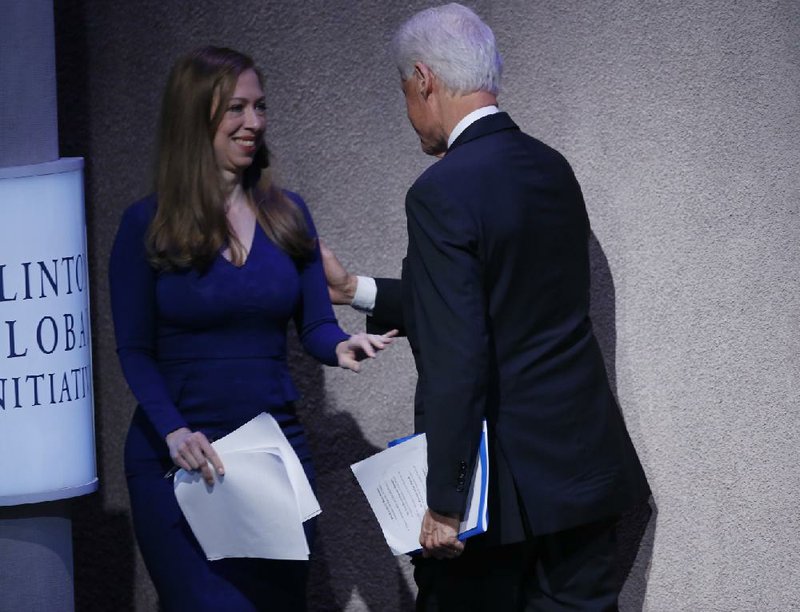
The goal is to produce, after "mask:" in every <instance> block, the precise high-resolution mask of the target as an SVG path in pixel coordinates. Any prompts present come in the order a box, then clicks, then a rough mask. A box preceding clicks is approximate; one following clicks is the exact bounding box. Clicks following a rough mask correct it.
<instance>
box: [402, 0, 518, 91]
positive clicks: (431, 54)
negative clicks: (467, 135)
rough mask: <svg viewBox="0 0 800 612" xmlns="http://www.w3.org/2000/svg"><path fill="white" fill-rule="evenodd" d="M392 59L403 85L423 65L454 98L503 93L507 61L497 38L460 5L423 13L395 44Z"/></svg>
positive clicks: (431, 9) (404, 28) (440, 7)
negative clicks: (474, 93) (498, 48)
mask: <svg viewBox="0 0 800 612" xmlns="http://www.w3.org/2000/svg"><path fill="white" fill-rule="evenodd" d="M392 56H393V58H394V62H395V64H396V65H397V68H398V69H399V70H400V76H401V77H402V78H403V80H406V79H408V78H409V77H410V76H411V75H412V74H414V63H415V62H421V63H422V64H425V65H426V66H427V67H428V68H430V69H431V71H432V72H433V73H434V74H435V75H436V76H437V77H438V78H439V79H440V80H441V81H442V83H443V84H444V86H445V87H446V88H447V89H448V90H449V91H451V92H452V93H458V94H467V93H472V92H475V91H488V92H490V93H493V94H497V93H498V92H499V91H500V76H501V74H502V72H503V58H502V57H501V56H500V54H499V53H498V52H497V46H496V45H495V40H494V33H493V32H492V30H491V28H490V27H489V26H487V25H486V24H485V23H483V21H481V19H480V17H478V16H477V15H476V14H475V13H474V12H472V11H471V10H470V9H468V8H467V7H465V6H462V5H460V4H458V3H456V2H453V3H451V4H445V5H443V6H437V7H433V8H429V9H426V10H424V11H421V12H419V13H417V14H416V15H414V16H413V17H411V18H410V19H409V20H408V21H406V22H405V23H404V24H403V25H401V26H400V28H399V29H398V30H397V33H396V34H395V35H394V39H393V40H392Z"/></svg>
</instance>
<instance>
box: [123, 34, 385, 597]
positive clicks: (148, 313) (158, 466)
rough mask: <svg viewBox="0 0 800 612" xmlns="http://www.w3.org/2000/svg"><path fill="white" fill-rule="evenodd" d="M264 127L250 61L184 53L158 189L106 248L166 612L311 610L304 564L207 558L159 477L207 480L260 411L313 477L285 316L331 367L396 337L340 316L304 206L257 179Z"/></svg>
mask: <svg viewBox="0 0 800 612" xmlns="http://www.w3.org/2000/svg"><path fill="white" fill-rule="evenodd" d="M264 128H265V105H264V92H263V79H262V76H261V74H260V73H259V72H258V71H257V70H256V68H255V67H254V65H253V61H252V59H250V58H249V57H247V56H245V55H242V54H241V53H238V52H236V51H232V50H230V49H222V48H214V47H206V48H203V49H200V50H198V51H195V52H194V53H191V54H189V55H188V56H186V57H185V58H183V59H181V60H179V61H178V62H177V63H176V65H175V66H174V67H173V70H172V72H171V74H170V77H169V81H168V84H167V89H166V92H165V94H164V100H163V105H162V111H161V127H160V143H159V156H158V166H157V175H158V176H157V186H156V187H157V189H156V194H155V195H153V196H150V197H148V198H145V199H144V200H141V201H139V202H137V203H135V204H133V205H132V206H131V207H130V208H128V209H127V210H126V211H125V214H124V215H123V218H122V222H121V224H120V228H119V231H118V233H117V237H116V240H115V242H114V247H113V249H112V253H111V261H110V284H111V305H112V310H113V315H114V327H115V332H116V338H117V352H118V354H119V358H120V362H121V364H122V369H123V371H124V374H125V377H126V379H127V381H128V384H129V385H130V388H131V390H132V391H133V393H134V395H135V396H136V398H137V400H138V402H139V405H138V407H137V409H136V412H135V413H134V416H133V420H132V423H131V427H130V430H129V433H128V438H127V441H126V446H125V470H126V476H127V480H128V490H129V493H130V498H131V508H132V513H133V522H134V528H135V531H136V537H137V540H138V542H139V547H140V549H141V551H142V554H143V556H144V559H145V562H146V564H147V567H148V570H149V572H150V575H151V576H152V578H153V582H154V583H155V586H156V589H157V590H158V593H159V596H160V599H161V605H162V607H163V608H164V609H166V610H195V611H200V610H259V609H262V610H263V609H269V610H302V609H304V607H305V604H304V599H305V579H306V575H307V562H301V561H271V560H262V559H224V560H219V561H213V562H209V561H207V560H206V558H205V555H204V554H203V552H202V550H201V549H200V547H199V545H198V543H197V541H196V540H195V538H194V536H193V535H192V533H191V530H190V529H189V527H188V524H187V523H186V521H185V519H184V518H183V516H182V515H181V512H180V510H179V508H178V506H177V503H176V500H175V496H174V494H173V491H172V481H171V480H169V479H165V478H164V474H165V472H168V471H169V470H170V469H171V468H173V466H178V467H182V468H184V469H187V470H199V471H201V472H202V474H203V477H204V478H205V479H206V480H207V481H208V482H209V483H212V484H213V482H214V478H215V475H214V473H213V472H214V471H215V472H216V473H217V474H218V475H222V474H224V466H223V465H222V463H221V461H220V459H219V457H218V456H217V455H216V453H215V452H214V449H213V448H212V447H211V444H210V440H212V439H215V438H219V437H221V436H224V435H225V434H227V433H229V432H231V431H232V430H234V429H236V428H237V427H239V426H240V425H242V424H244V423H245V422H247V421H248V420H250V419H251V418H253V417H254V416H256V415H257V414H259V413H261V412H262V411H267V412H269V413H271V414H272V415H273V416H274V417H275V419H276V420H277V421H278V423H280V425H281V427H282V429H283V431H284V433H285V434H286V437H287V438H288V439H289V441H290V442H291V444H292V446H293V447H294V449H295V451H296V452H297V455H298V457H299V458H300V460H301V461H302V463H303V465H304V467H305V470H306V472H307V474H308V476H309V479H310V480H311V481H312V482H313V471H312V465H311V461H310V455H309V450H308V446H307V444H306V440H305V436H304V434H303V430H302V427H301V425H300V423H299V422H298V420H297V417H296V415H295V412H294V408H293V405H292V402H293V400H295V399H296V398H297V391H296V389H295V387H294V385H293V384H292V381H291V380H290V377H289V373H288V368H287V359H286V357H287V355H286V328H287V324H288V322H289V320H290V319H293V320H294V322H295V325H296V327H297V330H298V334H299V336H300V340H301V342H302V344H303V346H304V348H305V349H306V350H307V351H308V352H309V353H310V354H311V355H313V356H314V357H316V358H317V359H318V360H319V361H321V362H323V363H325V364H327V365H339V366H342V367H345V368H349V369H352V370H355V371H358V360H359V359H360V358H363V357H364V356H370V357H372V356H374V355H375V351H376V350H380V349H382V348H383V347H384V346H385V345H386V344H387V343H389V342H391V339H390V338H391V335H392V334H387V335H385V336H371V335H367V334H360V335H356V336H348V335H347V334H345V333H344V332H343V331H342V330H341V329H340V328H339V326H338V325H337V323H336V319H335V318H334V316H333V310H332V308H331V305H330V301H329V298H328V294H327V288H326V284H325V280H324V277H323V273H322V266H321V263H320V257H319V249H318V247H317V245H316V240H315V237H314V226H313V224H312V221H311V217H310V216H309V214H308V210H307V209H306V207H305V204H304V203H303V201H302V200H301V199H300V198H299V197H298V196H297V195H295V194H292V193H288V192H281V191H280V190H278V189H276V188H275V187H274V186H273V185H270V184H269V182H268V181H267V180H266V178H265V177H264V176H262V170H263V169H264V168H265V167H266V166H267V150H266V147H265V145H264V141H263V135H264ZM212 470H213V471H212ZM221 520H224V518H223V519H221ZM309 531H310V529H309ZM309 535H310V534H309Z"/></svg>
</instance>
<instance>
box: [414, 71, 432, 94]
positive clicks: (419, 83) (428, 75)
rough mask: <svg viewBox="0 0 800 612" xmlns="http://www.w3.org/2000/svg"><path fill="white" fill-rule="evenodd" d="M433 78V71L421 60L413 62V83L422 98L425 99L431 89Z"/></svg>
mask: <svg viewBox="0 0 800 612" xmlns="http://www.w3.org/2000/svg"><path fill="white" fill-rule="evenodd" d="M433 79H434V75H433V72H431V69H430V68H428V67H427V66H426V65H425V64H423V63H422V62H416V63H415V64H414V84H415V85H416V87H417V92H418V93H419V95H420V96H422V98H423V99H424V100H427V99H428V96H429V95H431V92H432V91H433Z"/></svg>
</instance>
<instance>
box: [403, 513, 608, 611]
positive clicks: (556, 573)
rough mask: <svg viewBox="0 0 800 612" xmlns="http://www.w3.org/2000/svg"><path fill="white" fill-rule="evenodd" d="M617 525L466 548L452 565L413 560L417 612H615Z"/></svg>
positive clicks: (598, 524) (601, 523)
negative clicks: (510, 542)
mask: <svg viewBox="0 0 800 612" xmlns="http://www.w3.org/2000/svg"><path fill="white" fill-rule="evenodd" d="M616 522H617V519H616V518H614V519H609V520H604V521H599V522H596V523H590V524H588V525H582V526H580V527H576V528H573V529H567V530H565V531H559V532H557V533H551V534H546V535H541V536H534V537H532V538H531V539H529V540H527V541H525V542H519V543H516V544H506V545H502V546H494V547H483V548H473V549H472V550H471V549H470V546H469V541H467V546H466V548H465V550H464V553H463V554H462V555H461V556H460V557H459V558H457V559H454V560H441V561H439V560H436V559H416V560H415V561H414V579H415V580H416V582H417V587H418V588H419V594H418V596H417V610H418V611H419V612H450V611H453V612H455V611H459V612H464V611H473V610H474V611H484V610H485V611H491V612H517V611H524V612H556V611H559V612H560V611H565V610H576V611H577V610H580V611H587V612H588V611H591V612H613V611H615V610H617V599H618V596H619V589H620V585H619V583H618V580H617V579H616V576H615V565H614V562H615V553H616Z"/></svg>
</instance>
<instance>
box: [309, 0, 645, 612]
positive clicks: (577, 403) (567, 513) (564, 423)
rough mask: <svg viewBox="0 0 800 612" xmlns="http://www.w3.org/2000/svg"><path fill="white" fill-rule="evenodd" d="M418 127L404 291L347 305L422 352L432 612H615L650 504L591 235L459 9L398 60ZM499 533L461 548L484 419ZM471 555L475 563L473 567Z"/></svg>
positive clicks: (418, 356)
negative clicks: (421, 154) (592, 297)
mask: <svg viewBox="0 0 800 612" xmlns="http://www.w3.org/2000/svg"><path fill="white" fill-rule="evenodd" d="M393 53H394V58H395V62H396V63H397V66H398V68H399V70H400V74H401V78H402V86H403V92H404V94H405V99H406V105H407V110H408V118H409V120H410V121H411V125H412V126H413V127H414V129H415V130H416V132H417V134H418V135H419V139H420V142H421V144H422V149H423V150H424V151H425V152H426V153H428V154H429V155H433V156H437V157H440V158H441V159H440V160H439V161H437V162H436V163H434V164H433V165H432V166H431V167H430V168H428V169H427V170H426V171H425V172H424V173H423V174H422V175H421V176H420V177H419V178H418V179H417V181H416V182H415V183H414V185H413V186H412V187H411V189H409V191H408V194H407V196H406V215H407V218H408V237H409V244H408V254H407V257H406V259H405V260H404V263H403V271H402V279H401V280H400V281H396V280H392V279H375V280H373V279H369V278H365V277H357V278H356V277H354V276H351V275H349V274H348V273H347V272H346V271H345V270H344V269H343V268H342V267H341V264H339V262H338V261H337V260H336V258H335V257H334V256H333V255H332V254H331V253H330V252H326V254H325V263H326V274H327V275H328V282H329V286H330V290H331V296H332V299H333V300H334V302H336V303H347V304H350V303H352V304H354V305H355V306H356V307H360V308H363V309H366V310H369V311H371V316H370V317H369V319H368V323H369V327H371V328H372V329H373V330H381V329H384V330H385V329H391V328H395V327H396V328H399V329H401V330H402V331H403V332H404V333H406V334H407V335H408V338H409V341H410V343H411V347H412V350H413V352H414V357H415V361H416V365H417V370H418V374H419V379H418V383H417V392H416V401H415V426H416V429H417V431H420V432H423V431H424V432H425V433H426V434H427V439H428V476H427V502H428V507H429V509H428V511H427V512H426V514H425V517H424V519H423V523H422V526H421V532H420V543H421V544H422V546H423V551H424V556H425V558H423V559H417V560H416V561H415V572H414V574H415V579H416V581H417V585H418V587H419V596H418V602H417V608H418V609H419V610H459V611H461V610H471V609H475V610H493V611H494V610H523V609H527V610H567V609H569V610H614V609H616V606H617V597H618V592H617V591H618V587H617V585H616V581H615V580H614V528H615V523H616V519H617V518H618V516H619V515H620V513H621V512H622V511H624V510H625V509H626V508H628V507H629V506H631V505H633V504H635V503H637V502H640V501H642V500H644V499H646V497H647V496H648V495H649V488H648V485H647V482H646V479H645V476H644V473H643V471H642V468H641V465H640V463H639V460H638V458H637V456H636V452H635V450H634V448H633V446H632V444H631V442H630V439H629V437H628V434H627V432H626V430H625V425H624V423H623V420H622V417H621V415H620V412H619V409H618V407H617V405H616V402H615V400H614V397H613V396H612V394H611V391H610V388H609V384H608V380H607V377H606V372H605V369H604V365H603V361H602V357H601V354H600V351H599V349H598V346H597V343H596V341H595V338H594V336H593V333H592V327H591V323H590V321H589V318H588V307H589V303H588V302H589V261H588V236H589V224H588V219H587V215H586V210H585V206H584V203H583V198H582V196H581V191H580V187H579V185H578V183H577V181H576V179H575V176H574V175H573V173H572V170H571V168H570V166H569V164H568V163H567V162H566V160H565V159H564V158H563V157H562V156H561V155H560V154H559V153H557V152H556V151H554V150H553V149H551V148H549V147H547V146H546V145H544V144H543V143H541V142H539V141H538V140H536V139H534V138H532V137H530V136H527V135H525V134H523V133H522V132H521V131H520V130H519V128H518V127H517V126H516V125H515V124H514V122H513V121H512V120H511V119H510V118H509V116H508V115H507V114H506V113H503V112H499V111H498V109H497V106H496V102H497V97H496V96H497V92H498V89H499V85H500V73H501V68H502V60H501V58H500V56H499V54H498V53H497V51H496V49H495V40H494V35H493V34H492V31H491V30H490V28H489V27H488V26H486V25H485V24H484V23H483V22H482V21H481V20H480V19H479V18H478V17H477V15H475V14H474V13H473V12H472V11H470V10H469V9H467V8H465V7H463V6H460V5H458V4H448V5H446V6H442V7H437V8H432V9H428V10H426V11H422V12H421V13H418V14H417V15H415V16H414V17H412V18H411V19H410V20H409V21H408V22H406V23H405V24H404V25H403V26H401V28H400V30H399V31H398V32H397V34H396V36H395V38H394V41H393ZM483 419H486V420H487V422H488V427H489V454H490V459H489V465H490V470H491V471H490V480H489V482H490V488H489V503H490V505H489V530H488V532H487V533H486V534H484V535H481V536H477V537H475V538H472V539H470V540H468V541H467V542H466V546H465V545H464V544H462V543H461V542H459V541H458V539H457V538H456V535H457V529H458V523H459V518H460V517H461V515H462V513H463V512H464V508H465V502H466V496H467V492H468V488H469V477H470V475H471V474H472V472H473V468H474V461H475V456H476V451H477V445H478V442H479V437H480V431H481V424H482V420H483ZM462 552H463V554H462Z"/></svg>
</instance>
